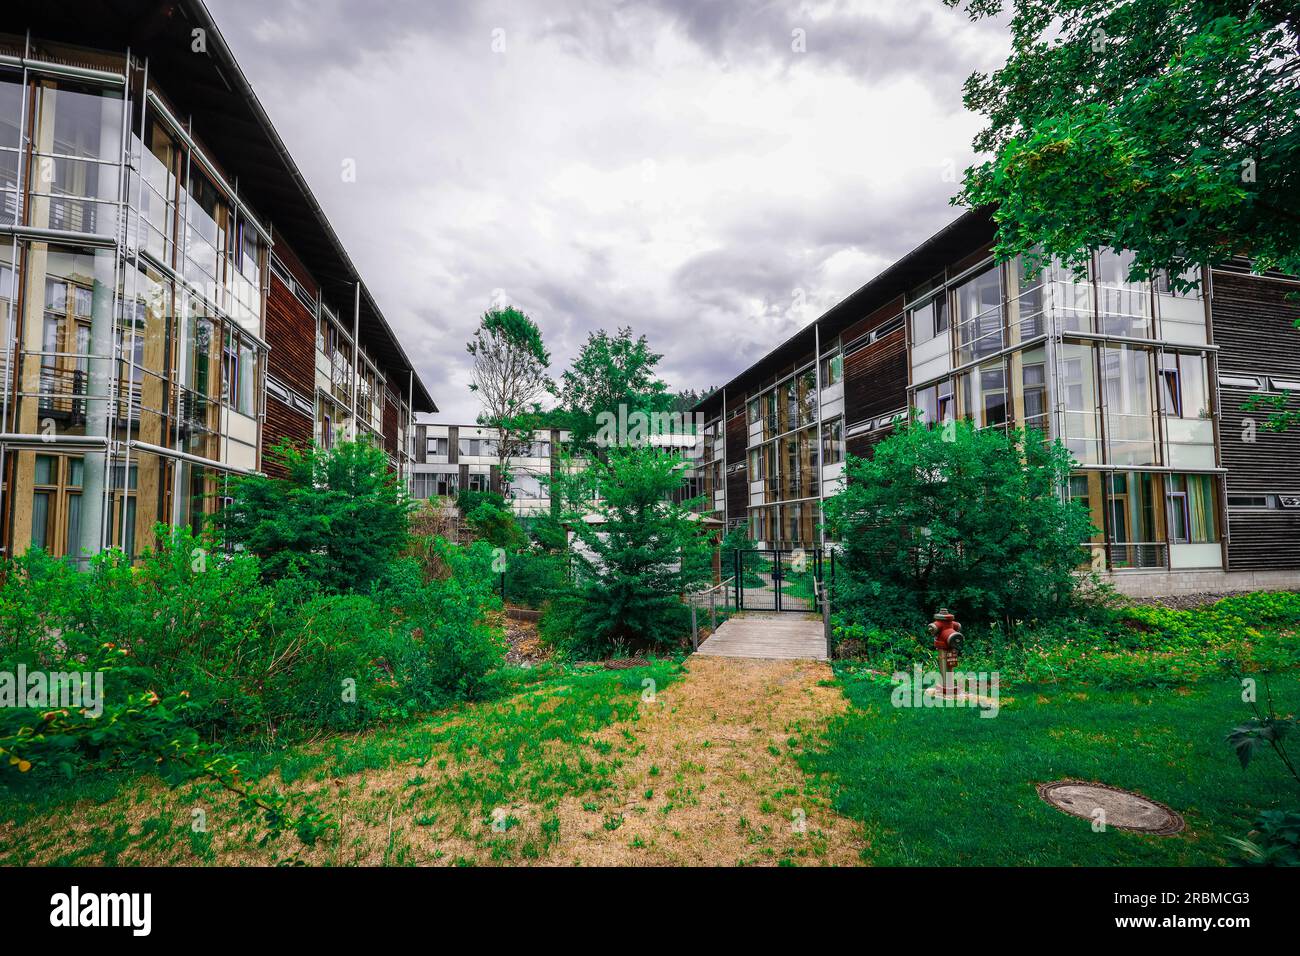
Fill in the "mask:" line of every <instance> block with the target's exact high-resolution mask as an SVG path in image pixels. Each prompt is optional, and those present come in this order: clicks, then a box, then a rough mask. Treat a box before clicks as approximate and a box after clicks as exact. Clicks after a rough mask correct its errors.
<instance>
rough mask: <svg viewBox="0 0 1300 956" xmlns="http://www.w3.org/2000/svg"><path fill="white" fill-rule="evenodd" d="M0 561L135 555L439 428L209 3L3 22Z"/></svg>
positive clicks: (129, 0)
mask: <svg viewBox="0 0 1300 956" xmlns="http://www.w3.org/2000/svg"><path fill="white" fill-rule="evenodd" d="M0 343H2V347H3V352H2V353H0V372H2V374H0V382H2V383H3V396H2V398H0V416H2V417H3V423H2V424H0V474H2V475H3V484H2V485H0V547H2V548H3V550H4V552H5V553H7V554H19V553H22V552H23V551H25V550H27V549H28V548H30V547H32V546H40V547H42V548H44V549H46V550H47V551H48V552H50V553H52V554H55V555H60V556H68V557H71V558H77V559H84V558H85V557H86V556H87V555H90V554H94V553H95V552H97V551H99V550H101V549H102V548H103V547H105V546H111V545H116V546H119V547H122V548H124V549H125V550H127V551H128V552H130V553H132V554H137V553H139V551H140V550H141V549H142V548H144V547H146V546H148V545H150V544H152V543H153V540H154V531H153V528H154V525H155V523H157V522H164V523H170V524H172V525H178V526H182V525H194V526H197V525H199V524H201V523H202V521H203V519H204V517H205V516H206V515H207V514H209V513H211V512H212V511H213V510H214V509H215V508H217V507H219V505H220V502H221V497H222V494H223V486H224V484H225V481H226V479H227V478H228V477H229V476H231V475H238V474H248V473H253V472H257V471H259V470H261V469H263V468H265V469H266V470H267V471H273V470H274V465H273V464H271V463H269V462H268V459H267V457H266V453H267V451H268V449H270V448H271V447H272V446H274V445H275V444H277V443H278V442H280V441H281V440H285V439H287V440H290V441H294V442H298V443H305V442H308V441H311V440H312V439H313V438H316V439H318V440H321V441H323V442H325V443H328V442H329V441H330V440H331V439H332V438H333V437H335V436H338V435H346V436H355V435H371V436H373V438H374V439H375V440H376V441H378V442H380V443H382V445H383V447H384V448H386V449H387V451H388V453H389V457H390V461H391V463H392V466H393V467H394V468H395V469H399V470H406V469H407V468H408V467H409V458H410V456H409V454H408V442H407V433H408V431H409V429H410V424H409V423H410V422H411V421H412V419H413V414H414V413H415V412H419V411H435V410H436V409H435V406H434V404H433V402H432V400H431V399H430V397H429V394H428V392H427V391H426V390H425V388H424V386H423V384H422V383H421V382H420V381H419V378H418V376H416V375H415V373H414V370H413V366H412V364H411V362H410V361H409V359H408V358H407V357H406V355H405V353H404V352H403V351H402V348H401V345H400V344H399V343H398V341H397V339H396V337H395V336H394V335H393V333H392V331H391V329H390V328H389V327H388V325H387V323H386V322H385V320H384V317H383V315H382V313H381V312H380V311H379V308H378V306H377V305H376V304H375V302H374V299H373V298H372V296H371V295H370V293H369V291H368V290H367V289H366V287H365V285H364V283H363V282H362V281H361V277H360V275H359V274H358V273H357V270H356V268H355V266H354V265H353V264H352V262H351V260H350V259H349V258H348V256H347V253H346V252H345V250H344V249H343V246H342V244H341V243H340V242H339V239H338V237H337V235H335V233H334V231H333V229H332V228H331V226H330V224H329V221H328V220H327V219H326V218H325V215H324V213H323V212H322V211H321V208H320V206H319V204H318V203H317V202H316V200H315V198H314V197H313V196H312V193H311V190H310V189H309V188H308V187H307V185H306V182H305V181H304V179H303V177H302V174H301V173H300V172H299V170H298V168H297V167H296V166H295V164H294V162H293V160H292V159H291V158H290V156H289V154H288V151H287V150H286V148H285V146H284V143H283V142H282V141H281V139H280V137H279V135H278V134H277V133H276V131H275V129H274V128H273V126H272V125H271V122H270V120H269V118H268V117H267V115H266V113H265V112H264V110H263V109H262V107H261V105H260V104H259V103H258V101H257V98H256V96H255V95H254V93H253V90H252V89H251V87H250V86H249V84H248V81H247V79H246V78H245V77H244V75H243V73H242V72H241V71H240V69H239V66H238V65H237V64H236V63H235V61H234V59H233V57H232V56H231V54H230V50H229V49H228V47H227V46H226V44H225V42H224V41H223V40H222V38H221V35H220V33H219V31H218V30H217V27H216V25H215V24H214V23H213V22H212V19H211V17H210V16H209V14H208V12H207V10H206V8H205V7H204V6H203V4H202V3H201V2H200V0H171V2H165V3H164V2H157V0H153V2H148V0H120V2H119V0H115V2H112V3H109V2H106V0H105V2H88V3H78V4H63V3H42V2H15V3H10V4H7V5H6V6H5V7H4V10H3V13H0Z"/></svg>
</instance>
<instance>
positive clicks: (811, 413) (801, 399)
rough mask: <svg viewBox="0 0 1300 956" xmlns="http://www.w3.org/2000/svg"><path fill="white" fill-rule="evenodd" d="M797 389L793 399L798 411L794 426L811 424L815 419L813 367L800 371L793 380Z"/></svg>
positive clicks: (814, 378)
mask: <svg viewBox="0 0 1300 956" xmlns="http://www.w3.org/2000/svg"><path fill="white" fill-rule="evenodd" d="M795 387H796V389H797V392H796V395H795V399H796V401H797V402H798V406H799V413H798V416H797V425H796V427H799V428H802V427H803V426H804V425H811V424H813V423H814V422H816V421H817V373H816V371H814V370H813V369H808V371H806V372H803V373H801V374H800V375H799V376H798V378H797V379H796V382H795Z"/></svg>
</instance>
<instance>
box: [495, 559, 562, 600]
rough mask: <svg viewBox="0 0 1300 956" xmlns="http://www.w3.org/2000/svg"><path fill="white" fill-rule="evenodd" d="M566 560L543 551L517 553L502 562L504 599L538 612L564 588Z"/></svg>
mask: <svg viewBox="0 0 1300 956" xmlns="http://www.w3.org/2000/svg"><path fill="white" fill-rule="evenodd" d="M568 577H569V573H568V559H567V558H566V557H565V556H564V555H563V554H552V553H549V552H546V551H521V552H520V553H519V554H512V555H510V556H509V557H508V558H507V559H506V570H505V579H506V585H505V592H506V593H505V599H506V603H507V604H513V605H516V606H518V607H530V608H540V607H541V606H542V605H543V604H545V603H546V602H547V601H549V600H551V599H552V598H554V597H555V596H556V595H557V594H559V593H560V592H561V591H563V590H565V589H566V588H567V587H568V585H569V582H568Z"/></svg>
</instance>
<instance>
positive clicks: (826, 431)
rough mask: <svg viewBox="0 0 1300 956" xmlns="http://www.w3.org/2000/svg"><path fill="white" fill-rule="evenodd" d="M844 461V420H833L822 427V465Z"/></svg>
mask: <svg viewBox="0 0 1300 956" xmlns="http://www.w3.org/2000/svg"><path fill="white" fill-rule="evenodd" d="M843 460H844V419H843V418H832V419H831V420H830V421H828V422H826V423H825V424H824V425H822V464H823V465H834V464H836V463H837V462H840V461H843Z"/></svg>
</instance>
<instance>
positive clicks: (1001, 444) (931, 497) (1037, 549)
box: [826, 421, 1092, 625]
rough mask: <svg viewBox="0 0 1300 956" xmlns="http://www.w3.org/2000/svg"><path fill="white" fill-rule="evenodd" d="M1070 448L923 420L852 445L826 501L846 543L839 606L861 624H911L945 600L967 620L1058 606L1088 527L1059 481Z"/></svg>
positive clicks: (1034, 437) (1036, 614)
mask: <svg viewBox="0 0 1300 956" xmlns="http://www.w3.org/2000/svg"><path fill="white" fill-rule="evenodd" d="M1070 467H1071V458H1070V455H1069V452H1067V451H1066V450H1065V448H1064V447H1063V446H1062V445H1061V444H1060V443H1059V442H1054V443H1051V444H1048V443H1046V442H1044V441H1043V440H1042V436H1041V434H1039V433H1037V432H1031V433H1030V434H1029V435H1028V436H1026V435H1025V434H1024V433H1021V432H1015V433H1013V434H1012V435H1010V436H1008V435H1005V434H1003V433H1002V432H1000V431H998V430H996V429H991V428H988V429H976V428H975V427H974V426H973V425H971V423H969V422H965V421H959V422H947V423H944V424H943V425H938V426H934V427H929V426H926V425H924V424H922V423H920V422H919V421H914V422H913V423H912V424H911V425H907V426H904V427H902V428H901V429H900V430H899V431H898V432H897V433H895V434H894V435H891V436H890V437H889V438H887V439H886V440H885V441H883V442H881V443H880V444H878V445H876V446H875V451H874V455H873V456H872V458H871V459H870V460H867V459H863V458H856V457H852V456H850V458H849V459H848V462H847V468H846V471H847V476H848V482H847V484H846V486H845V487H844V488H843V490H841V491H840V492H839V493H838V494H836V495H835V496H833V497H832V498H829V499H828V500H827V501H826V519H827V526H828V529H829V531H830V532H831V534H832V535H834V537H835V539H836V540H837V541H838V542H839V546H840V547H841V549H842V551H841V557H840V559H839V560H838V561H837V564H836V582H835V583H836V595H835V597H836V599H837V600H836V602H835V603H836V605H837V607H838V608H839V609H840V610H841V611H843V612H844V614H845V616H846V619H847V620H850V621H852V622H854V623H864V624H904V625H916V624H918V623H919V622H920V621H924V620H925V619H926V618H928V617H929V615H931V614H932V613H933V612H934V611H935V610H937V609H938V608H939V607H940V606H947V607H950V608H952V609H953V610H954V611H955V612H956V613H957V614H958V615H959V616H960V617H961V618H962V619H963V620H967V619H969V620H985V621H993V620H1001V621H1009V622H1014V621H1016V620H1027V619H1032V618H1041V617H1045V616H1051V615H1053V614H1055V613H1059V612H1060V611H1061V610H1062V609H1063V608H1064V607H1065V606H1066V605H1068V604H1069V602H1070V600H1071V598H1072V596H1073V595H1074V593H1075V589H1076V587H1077V585H1078V579H1077V577H1076V573H1075V572H1076V569H1077V568H1078V566H1079V564H1080V562H1081V559H1082V558H1083V557H1084V556H1085V555H1084V552H1083V550H1082V549H1081V548H1080V544H1081V543H1083V542H1084V541H1086V540H1087V538H1088V536H1089V535H1090V534H1091V533H1092V532H1091V526H1090V524H1089V520H1088V514H1087V512H1086V511H1085V509H1084V507H1083V505H1082V504H1080V503H1078V502H1072V501H1067V500H1066V499H1065V498H1063V496H1062V493H1061V489H1062V488H1063V486H1064V483H1065V481H1066V480H1067V478H1068V476H1069V473H1070Z"/></svg>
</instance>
